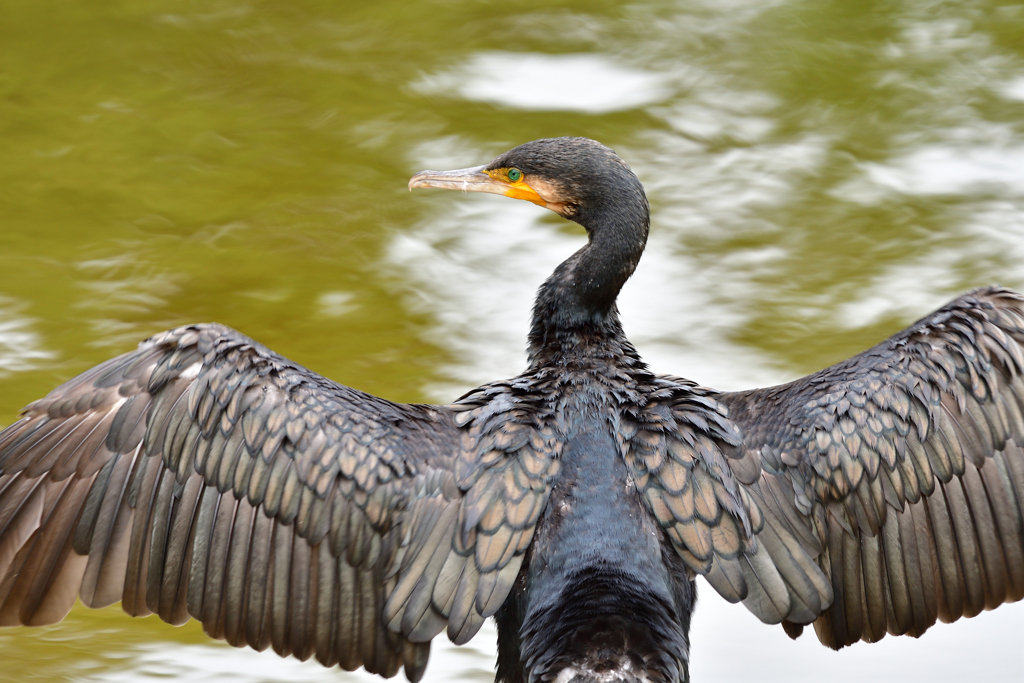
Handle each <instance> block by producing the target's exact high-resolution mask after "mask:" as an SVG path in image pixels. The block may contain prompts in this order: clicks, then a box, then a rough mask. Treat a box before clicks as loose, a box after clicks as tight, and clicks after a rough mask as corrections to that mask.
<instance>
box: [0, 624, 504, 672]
mask: <svg viewBox="0 0 1024 683" xmlns="http://www.w3.org/2000/svg"><path fill="white" fill-rule="evenodd" d="M126 618H127V617H126ZM496 635H497V634H496V632H495V630H494V626H493V622H488V623H486V624H484V626H483V627H482V628H481V629H480V633H479V634H478V635H477V637H476V638H475V639H474V640H473V641H472V642H471V643H470V644H468V645H464V646H461V647H457V646H455V645H452V644H451V643H450V642H449V641H448V640H447V638H445V637H444V636H440V637H438V638H435V639H434V641H433V642H432V643H431V655H430V662H429V664H428V665H427V672H426V675H425V676H424V677H423V679H422V683H444V682H446V681H455V680H458V681H480V682H481V683H484V682H488V683H489V682H490V681H493V680H494V659H495V657H496V655H497V646H496ZM104 657H105V658H106V659H108V660H112V662H113V663H111V662H110V661H108V662H107V665H106V666H104V667H103V669H102V670H101V671H98V672H97V673H95V674H91V675H82V673H81V671H80V672H79V675H76V676H75V680H76V681H80V682H81V683H150V682H152V681H156V680H162V681H167V680H172V681H189V682H190V683H246V682H256V681H258V682H259V683H291V682H293V681H302V682H303V683H332V682H340V683H380V682H381V681H382V680H384V679H382V678H381V677H380V676H378V675H376V674H370V673H367V672H366V671H365V670H363V669H359V670H357V671H344V670H342V669H339V668H338V667H332V668H325V667H323V666H321V665H320V664H319V663H317V662H316V661H315V660H309V661H306V662H300V661H298V660H296V659H294V658H292V657H287V658H282V657H279V656H278V655H276V654H274V652H273V651H271V650H267V651H264V652H255V651H253V650H251V649H249V648H242V649H238V648H233V647H231V646H229V645H226V644H224V643H219V642H214V641H211V642H210V644H208V645H184V644H181V643H174V642H152V643H146V644H144V645H136V646H134V647H133V648H132V649H130V650H128V651H125V652H122V653H113V652H107V653H105V654H104ZM0 679H2V676H0ZM393 680H405V679H404V674H402V673H399V674H398V678H396V679H393Z"/></svg>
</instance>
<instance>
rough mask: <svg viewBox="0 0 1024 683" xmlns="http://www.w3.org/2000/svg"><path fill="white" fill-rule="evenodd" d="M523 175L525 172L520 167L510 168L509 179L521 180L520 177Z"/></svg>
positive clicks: (514, 181)
mask: <svg viewBox="0 0 1024 683" xmlns="http://www.w3.org/2000/svg"><path fill="white" fill-rule="evenodd" d="M522 177H523V172H522V171H520V170H519V169H518V168H510V169H508V179H509V180H511V181H512V182H513V183H516V182H519V179H520V178H522Z"/></svg>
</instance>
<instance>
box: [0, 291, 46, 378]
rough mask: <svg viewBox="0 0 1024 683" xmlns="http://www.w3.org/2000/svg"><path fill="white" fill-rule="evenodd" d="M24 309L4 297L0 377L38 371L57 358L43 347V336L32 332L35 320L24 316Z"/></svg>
mask: <svg viewBox="0 0 1024 683" xmlns="http://www.w3.org/2000/svg"><path fill="white" fill-rule="evenodd" d="M22 308H23V306H22V305H21V304H19V303H17V302H15V301H14V300H12V299H9V298H7V297H0V377H4V376H6V375H8V374H10V373H12V372H25V371H28V370H32V369H35V368H37V367H39V364H40V363H41V362H42V361H46V360H50V359H51V358H53V357H54V356H55V354H54V353H53V352H52V351H48V350H46V349H45V348H43V343H42V339H41V338H40V336H39V334H38V333H36V332H35V331H33V330H32V320H31V319H29V318H26V317H24V316H22V315H21V310H22Z"/></svg>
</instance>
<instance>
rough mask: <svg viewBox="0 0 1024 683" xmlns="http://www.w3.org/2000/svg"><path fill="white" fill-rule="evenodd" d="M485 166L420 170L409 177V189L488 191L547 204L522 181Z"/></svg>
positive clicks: (543, 204) (541, 204)
mask: <svg viewBox="0 0 1024 683" xmlns="http://www.w3.org/2000/svg"><path fill="white" fill-rule="evenodd" d="M486 168H487V166H486V165H485V166H474V167H472V168H460V169H457V170H455V171H420V172H419V173H417V174H416V175H414V176H413V177H412V178H410V179H409V189H410V190H411V189H412V188H414V187H440V188H442V189H445V190H462V191H463V192H488V193H490V194H500V195H502V196H504V197H512V198H513V199H525V200H526V201H528V202H533V203H534V204H539V205H540V206H545V207H546V206H547V202H546V201H544V200H543V199H541V197H540V195H538V194H537V192H536V191H535V190H534V189H533V188H532V187H530V186H529V185H527V184H526V183H524V182H523V181H521V180H520V181H519V182H515V183H512V182H509V181H508V179H507V178H503V177H501V176H500V175H499V174H498V173H497V172H495V171H491V172H488V171H486V170H485V169H486ZM492 174H493V175H492Z"/></svg>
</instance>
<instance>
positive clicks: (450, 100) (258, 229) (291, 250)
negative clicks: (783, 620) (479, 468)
mask: <svg viewBox="0 0 1024 683" xmlns="http://www.w3.org/2000/svg"><path fill="white" fill-rule="evenodd" d="M530 4H532V3H502V4H497V3H489V2H482V1H470V0H463V1H459V0H447V1H445V0H421V1H420V2H416V3H410V2H405V1H401V2H395V1H392V0H378V1H377V2H372V3H366V2H359V3H355V2H344V1H343V0H342V1H339V0H333V1H326V0H291V1H290V2H288V3H279V2H260V1H256V0H253V1H251V2H246V1H244V0H203V1H201V2H200V1H196V0H120V1H117V0H111V1H108V2H87V1H79V2H58V1H56V0H4V2H3V8H2V10H0V424H8V423H10V422H11V421H13V420H14V419H15V416H16V413H17V411H18V409H19V408H20V407H21V406H23V405H24V404H26V403H27V402H29V401H31V400H33V399H35V398H38V397H40V396H41V395H43V394H45V393H46V392H47V391H49V390H50V389H51V388H52V387H54V386H55V385H57V384H58V383H60V382H62V381H64V380H66V379H68V378H70V377H72V376H73V375H76V374H77V373H79V372H81V371H83V370H85V369H86V368H88V367H90V366H92V365H94V364H96V363H98V362H100V361H102V360H104V359H106V358H108V357H110V356H113V355H115V354H118V353H121V352H123V351H126V350H129V349H131V348H133V347H134V346H135V344H136V343H137V342H138V341H139V340H141V339H143V338H145V337H147V336H149V335H151V334H153V333H155V332H158V331H160V330H163V329H165V328H168V327H172V326H175V325H180V324H184V323H189V322H197V321H209V320H216V321H219V322H222V323H226V324H228V325H231V326H233V327H235V328H237V329H239V330H241V331H242V332H244V333H245V334H247V335H250V336H252V337H255V338H256V339H258V340H260V341H262V342H263V343H265V344H267V345H268V346H270V347H271V348H273V349H275V350H276V351H278V352H280V353H282V354H284V355H286V356H288V357H290V358H292V359H294V360H296V361H298V362H300V363H302V364H304V365H306V366H308V367H310V368H312V369H314V370H316V371H318V372H320V373H323V374H325V375H327V376H329V377H331V378H333V379H335V380H337V381H339V382H342V383H344V384H348V385H350V386H353V387H358V388H360V389H363V390H366V391H369V392H372V393H375V394H378V395H381V396H384V397H386V398H389V399H392V400H397V401H432V402H447V401H450V400H452V399H454V398H456V397H457V396H458V395H460V394H461V393H462V392H463V391H465V390H467V389H469V388H471V387H473V386H476V385H478V384H480V383H483V382H486V381H489V380H493V379H497V378H500V377H506V376H510V375H513V374H516V373H517V372H519V371H520V370H521V369H522V368H523V366H524V361H525V354H524V337H525V333H526V329H527V320H528V316H529V308H530V304H531V301H532V297H533V293H534V291H535V288H536V287H537V285H539V284H540V282H541V281H542V280H543V279H544V277H545V276H546V275H547V274H548V273H549V272H550V270H551V269H552V268H553V267H554V266H555V265H556V264H557V263H558V262H559V261H560V260H562V259H563V258H565V257H566V256H567V255H568V254H570V253H571V252H572V251H574V250H575V249H576V248H578V247H579V246H580V245H581V244H582V243H583V241H584V236H583V234H582V230H580V229H579V228H578V226H575V225H574V224H570V223H567V222H565V221H562V220H560V219H558V218H557V217H556V216H554V215H553V214H550V213H549V212H546V211H544V210H542V209H540V208H538V207H535V206H533V205H530V204H527V203H525V202H511V201H508V200H505V199H502V198H498V197H492V196H476V195H469V196H462V195H459V194H457V193H443V192H426V191H422V192H421V191H417V192H416V193H414V194H410V193H409V192H407V191H406V182H407V179H408V177H409V176H410V175H411V174H412V173H413V172H415V171H418V170H420V169H423V168H435V169H437V168H442V169H443V168H455V167H462V166H469V165H475V164H479V163H484V162H486V161H488V160H489V159H490V158H491V157H492V156H494V155H495V154H497V153H499V152H501V151H504V150H505V149H507V148H509V147H511V146H513V145H516V144H519V143H521V142H525V141H527V140H531V139H534V138H538V137H551V136H558V135H583V136H588V137H593V138H596V139H598V140H600V141H602V142H604V143H605V144H607V145H609V146H611V147H613V148H614V149H615V150H616V151H617V152H618V153H619V154H620V155H621V156H622V157H623V158H624V159H625V160H626V161H627V162H628V163H629V164H631V165H632V167H633V169H634V170H635V171H636V172H637V174H638V175H639V177H640V178H641V180H642V181H643V182H644V184H645V185H646V187H647V191H648V194H649V196H650V200H651V206H652V211H653V228H652V232H651V239H650V244H649V248H648V251H647V254H646V255H645V257H644V259H643V261H642V262H641V264H640V269H639V271H638V272H637V274H636V276H635V277H634V278H633V280H632V281H631V282H630V283H629V284H628V285H627V286H626V289H625V290H624V292H623V295H622V297H621V299H620V302H621V303H620V307H621V309H622V316H623V319H624V323H625V326H626V329H627V332H628V333H629V334H630V336H631V338H632V340H633V341H634V343H635V344H636V345H637V347H638V348H639V350H640V352H641V354H643V355H644V357H645V358H646V359H647V360H648V361H649V362H650V364H651V365H652V366H653V368H654V369H655V370H657V371H660V372H667V373H672V374H678V375H683V376H686V377H690V378H692V379H694V380H696V381H698V382H700V383H702V384H705V385H710V386H715V387H718V388H722V389H740V388H747V387H751V386H754V385H764V384H771V383H777V382H781V381H786V380H789V379H793V378H795V377H798V376H800V375H803V374H806V373H809V372H812V371H814V370H817V369H819V368H821V367H823V366H825V365H828V364H831V363H833V362H835V361H838V360H840V359H843V358H846V357H847V356H849V355H852V354H854V353H856V352H858V351H860V350H863V349H864V348H866V347H868V346H870V345H872V344H874V343H876V342H877V341H879V340H881V339H882V338H884V337H886V336H888V335H889V334H892V333H893V332H895V331H897V330H898V329H901V328H902V327H904V326H906V325H907V324H909V323H911V322H912V321H914V320H915V319H917V318H919V317H921V316H923V315H925V314H926V313H928V312H929V311H930V310H931V309H933V308H935V307H937V306H939V305H941V304H942V303H943V302H945V301H946V300H948V299H950V298H952V297H953V296H955V295H957V294H958V293H960V292H961V291H963V290H966V289H969V288H972V287H976V286H981V285H985V284H989V283H994V282H995V283H1000V284H1003V285H1007V286H1010V287H1015V288H1024V5H1021V4H1020V3H1019V2H1018V3H1011V2H997V1H994V0H990V1H982V0H979V1H969V0H963V1H961V2H956V3H950V2H937V1H930V0H905V1H904V2H872V1H870V0H865V1H862V2H848V1H846V0H833V1H828V0H813V1H803V2H801V1H798V0H792V1H787V0H775V1H772V0H757V1H756V2H754V1H752V0H713V1H712V0H705V1H690V2H682V1H677V2H667V1H658V0H651V1H648V2H637V3H628V4H627V3H612V2H601V1H599V0H588V1H587V2H568V1H567V2H552V3H548V7H547V8H546V9H531V8H529V7H528V5H530ZM702 588H703V590H702V591H701V595H702V598H701V604H700V605H699V608H698V612H697V616H696V618H695V620H694V626H693V655H692V657H693V659H692V668H691V672H692V674H693V679H694V680H695V681H697V683H702V682H712V681H770V680H771V681H774V680H785V681H787V682H795V681H821V680H823V679H826V680H830V681H863V680H869V679H870V680H873V681H903V682H906V681H925V680H927V681H929V682H936V681H954V680H958V681H959V680H965V679H968V678H969V679H970V680H984V681H1011V680H1012V681H1019V680H1021V678H1022V676H1024V649H1022V648H1021V634H1022V633H1024V604H1017V605H1009V606H1004V607H1002V608H1001V609H999V610H997V611H995V612H992V613H984V614H982V615H981V616H980V617H978V618H976V619H973V620H968V621H961V622H958V623H957V624H954V625H952V626H941V625H940V626H938V627H936V628H935V629H933V630H932V631H929V632H928V633H927V634H926V635H925V636H924V637H923V638H922V639H920V640H917V641H915V640H913V639H909V638H899V639H897V638H892V637H889V638H886V639H885V640H884V641H883V642H881V643H879V644H876V645H863V644H861V645H857V646H854V647H852V648H848V649H847V650H844V651H843V652H841V653H834V652H831V651H828V650H826V649H824V648H822V647H821V646H820V645H819V644H818V643H817V641H816V640H815V638H814V636H813V634H807V635H805V636H804V637H803V638H801V639H800V640H799V641H796V642H792V641H790V640H789V639H788V638H786V637H785V635H784V634H783V632H782V630H781V629H780V628H778V627H768V626H764V625H762V624H760V623H759V622H758V621H757V620H756V619H755V618H754V617H753V616H751V615H750V614H749V613H747V611H746V610H745V609H744V608H743V607H742V606H730V605H726V604H725V603H724V602H722V601H721V600H720V599H718V598H717V597H716V596H715V595H714V594H713V592H712V590H711V589H710V588H708V587H707V586H706V585H704V586H702ZM442 640H443V638H441V639H438V640H436V641H435V646H434V653H433V655H432V658H431V663H430V666H429V667H428V669H427V679H428V680H430V681H489V680H491V679H492V677H493V674H492V669H493V664H494V660H493V654H494V647H495V646H494V636H493V629H490V628H489V627H488V629H486V630H485V631H484V632H483V633H482V634H481V636H479V637H478V638H477V639H476V640H474V641H473V642H472V643H471V644H470V646H469V647H464V648H454V647H452V646H451V645H450V644H448V643H447V642H442ZM0 680H9V681H46V682H63V681H72V680H74V681H90V682H99V681H107V682H118V683H121V682H128V681H155V680H160V681H211V682H212V681H218V682H221V681H223V682H229V683H261V682H276V681H291V680H305V681H313V682H320V681H357V680H358V681H373V680H380V679H377V678H376V677H373V676H368V675H366V674H365V673H362V672H359V673H356V674H347V673H345V672H340V671H338V670H326V669H323V668H321V667H319V666H318V665H316V664H314V663H306V664H300V663H298V662H296V661H294V660H282V659H279V658H277V657H276V656H275V655H273V654H270V653H263V654H257V653H254V652H252V651H249V650H244V651H240V650H233V649H232V648H229V647H226V646H223V645H221V644H219V643H212V642H211V641H208V640H207V639H206V638H205V637H204V636H203V635H202V632H201V630H200V628H199V627H198V625H197V624H195V622H192V623H190V624H188V625H186V626H185V627H182V628H180V629H175V628H171V627H169V626H167V625H165V624H162V623H160V622H159V621H157V620H156V619H155V618H149V619H143V620H129V619H128V618H127V617H125V616H124V615H123V613H121V612H120V609H119V608H117V607H112V608H109V609H107V610H102V611H98V612H93V611H88V610H84V609H81V608H76V609H75V611H74V612H73V613H72V615H71V617H69V619H68V620H67V621H66V622H64V623H63V624H61V625H58V626H55V627H49V628H46V629H34V630H30V629H18V630H10V629H4V630H2V631H0Z"/></svg>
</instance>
